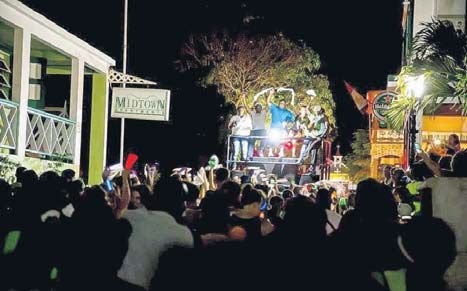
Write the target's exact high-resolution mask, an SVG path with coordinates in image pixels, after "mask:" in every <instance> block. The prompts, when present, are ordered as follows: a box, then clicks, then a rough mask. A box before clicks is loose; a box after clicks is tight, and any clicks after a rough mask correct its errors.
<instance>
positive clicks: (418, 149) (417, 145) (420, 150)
mask: <svg viewBox="0 0 467 291" xmlns="http://www.w3.org/2000/svg"><path fill="white" fill-rule="evenodd" d="M415 151H416V152H417V154H421V153H422V152H423V151H422V149H421V147H420V145H419V144H418V143H416V144H415Z"/></svg>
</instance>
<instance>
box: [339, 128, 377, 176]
mask: <svg viewBox="0 0 467 291" xmlns="http://www.w3.org/2000/svg"><path fill="white" fill-rule="evenodd" d="M353 137H354V138H353V142H352V144H351V147H352V153H351V154H349V155H347V156H345V158H344V163H345V165H346V166H347V167H348V173H349V176H350V179H351V180H352V181H353V182H358V181H361V180H363V179H365V178H368V177H369V176H370V162H371V156H370V139H369V137H368V130H366V129H357V131H355V132H354V133H353Z"/></svg>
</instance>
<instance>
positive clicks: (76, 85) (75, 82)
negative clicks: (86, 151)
mask: <svg viewBox="0 0 467 291" xmlns="http://www.w3.org/2000/svg"><path fill="white" fill-rule="evenodd" d="M83 84H84V61H83V60H82V59H79V58H75V57H73V58H72V59H71V85H70V119H71V120H73V121H75V122H76V124H75V134H74V136H73V141H72V143H73V144H72V147H73V164H74V165H77V166H78V167H79V164H80V158H81V125H82V118H83V87H84V85H83Z"/></svg>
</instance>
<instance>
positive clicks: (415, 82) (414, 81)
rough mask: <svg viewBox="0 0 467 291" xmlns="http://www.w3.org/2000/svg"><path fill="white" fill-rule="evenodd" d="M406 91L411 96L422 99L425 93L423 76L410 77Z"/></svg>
mask: <svg viewBox="0 0 467 291" xmlns="http://www.w3.org/2000/svg"><path fill="white" fill-rule="evenodd" d="M407 89H408V91H409V92H410V95H411V96H413V97H415V98H417V99H420V98H422V97H423V93H424V91H425V75H420V76H417V77H410V79H409V80H408V83H407Z"/></svg>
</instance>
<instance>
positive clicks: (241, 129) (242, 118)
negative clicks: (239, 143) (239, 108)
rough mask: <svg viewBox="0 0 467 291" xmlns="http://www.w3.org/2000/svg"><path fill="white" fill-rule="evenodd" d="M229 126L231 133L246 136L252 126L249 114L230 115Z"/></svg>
mask: <svg viewBox="0 0 467 291" xmlns="http://www.w3.org/2000/svg"><path fill="white" fill-rule="evenodd" d="M229 128H231V129H232V135H240V136H247V135H250V131H251V129H252V128H253V125H252V123H251V118H250V115H248V114H243V115H235V116H232V118H231V119H230V122H229Z"/></svg>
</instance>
